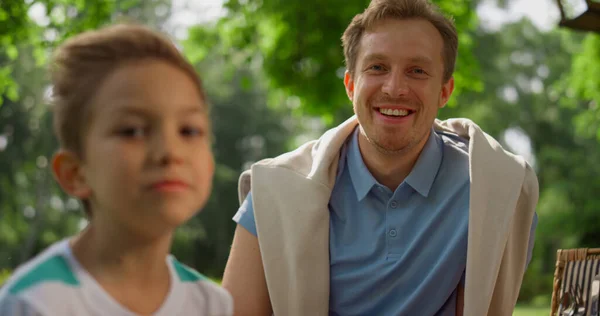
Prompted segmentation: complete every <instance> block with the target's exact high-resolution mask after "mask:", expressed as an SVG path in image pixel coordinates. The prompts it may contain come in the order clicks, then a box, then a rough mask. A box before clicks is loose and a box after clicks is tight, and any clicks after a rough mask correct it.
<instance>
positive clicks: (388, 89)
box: [382, 71, 409, 98]
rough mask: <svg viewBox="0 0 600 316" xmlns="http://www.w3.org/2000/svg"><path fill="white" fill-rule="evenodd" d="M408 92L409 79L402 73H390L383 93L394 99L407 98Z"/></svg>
mask: <svg viewBox="0 0 600 316" xmlns="http://www.w3.org/2000/svg"><path fill="white" fill-rule="evenodd" d="M408 90H409V89H408V79H407V78H406V75H405V74H404V72H402V71H392V72H390V73H389V74H388V76H387V78H386V80H385V83H384V84H383V87H382V92H383V93H385V94H387V95H388V96H390V97H392V98H398V97H402V96H405V95H407V94H408Z"/></svg>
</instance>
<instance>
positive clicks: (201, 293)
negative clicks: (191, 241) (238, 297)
mask: <svg viewBox="0 0 600 316" xmlns="http://www.w3.org/2000/svg"><path fill="white" fill-rule="evenodd" d="M171 263H172V265H173V268H174V270H175V273H176V275H177V277H178V279H179V281H180V282H181V284H182V285H183V286H184V287H185V289H186V292H187V293H186V294H187V295H190V296H188V297H189V299H188V300H186V303H185V305H186V306H189V310H190V311H196V312H197V311H199V310H202V311H205V314H206V315H233V298H232V297H231V295H230V294H229V292H228V291H227V290H225V289H224V288H222V287H221V286H219V285H218V284H217V283H215V282H214V281H212V280H210V279H209V278H207V277H206V276H204V275H203V274H201V273H200V272H198V271H196V270H195V269H193V268H191V267H189V266H187V265H185V264H183V263H181V262H180V261H178V260H177V259H175V257H173V256H171Z"/></svg>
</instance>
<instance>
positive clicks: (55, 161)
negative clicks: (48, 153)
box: [52, 150, 92, 200]
mask: <svg viewBox="0 0 600 316" xmlns="http://www.w3.org/2000/svg"><path fill="white" fill-rule="evenodd" d="M52 173H53V174H54V178H55V179H56V181H57V182H58V184H60V186H61V187H62V188H63V190H64V191H65V192H66V193H67V194H69V195H71V196H74V197H77V198H79V199H80V200H83V199H87V198H89V197H90V195H91V194H92V190H91V189H90V187H89V186H88V184H87V182H86V181H85V177H84V175H83V168H82V163H81V160H80V159H79V157H78V156H77V155H76V154H75V153H74V152H72V151H68V150H60V151H58V152H57V153H56V154H55V155H54V157H52Z"/></svg>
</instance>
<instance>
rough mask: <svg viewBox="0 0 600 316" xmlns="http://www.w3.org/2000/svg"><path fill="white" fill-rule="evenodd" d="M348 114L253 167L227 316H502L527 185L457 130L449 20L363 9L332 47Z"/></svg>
mask: <svg viewBox="0 0 600 316" xmlns="http://www.w3.org/2000/svg"><path fill="white" fill-rule="evenodd" d="M342 41H343V46H344V55H345V59H346V65H347V71H346V74H345V77H344V86H345V88H346V92H347V94H348V97H349V98H350V100H351V101H352V104H353V108H354V113H355V114H356V115H355V116H353V117H351V118H349V119H348V120H347V121H345V122H344V123H342V124H341V125H339V126H338V127H336V128H333V129H331V130H329V131H327V132H326V133H325V134H324V135H323V136H322V137H320V138H319V139H318V140H315V141H311V142H309V143H306V144H304V145H303V146H301V147H299V148H298V149H296V150H294V151H292V152H290V153H286V154H284V155H281V156H279V157H276V158H273V159H266V160H263V161H260V162H258V163H256V164H254V165H253V166H252V167H251V169H250V170H248V171H246V172H244V173H243V174H242V176H241V177H240V182H239V197H240V202H241V206H240V209H239V210H238V212H237V214H236V215H235V217H234V220H235V221H236V222H237V223H238V227H237V229H236V233H235V237H234V241H233V247H232V250H231V254H230V258H229V261H228V263H227V267H226V269H225V275H224V279H223V286H224V287H225V288H227V289H228V290H229V291H230V292H231V294H232V295H233V297H234V302H235V306H236V308H235V310H236V311H235V313H236V315H271V314H273V313H274V314H275V315H344V316H345V315H425V316H426V315H469V316H481V315H512V311H513V309H514V306H515V303H516V300H517V297H518V294H519V289H520V286H521V282H522V279H523V274H524V272H525V269H526V267H527V264H528V263H529V260H530V258H531V252H532V248H533V240H534V231H535V226H536V223H537V216H536V214H535V206H536V204H537V200H538V183H537V178H536V176H535V174H534V172H533V170H532V169H531V167H530V166H529V165H528V164H527V163H526V162H525V160H524V159H523V158H522V157H519V156H516V155H513V154H511V153H509V152H507V151H505V150H504V149H503V148H502V147H501V146H500V144H499V143H498V142H497V141H495V140H494V139H493V138H492V137H490V136H489V135H487V134H485V133H484V132H483V131H482V130H481V129H480V128H479V127H478V126H477V125H476V124H475V123H473V122H471V121H470V120H467V119H452V120H447V121H440V120H437V119H436V116H437V113H438V110H439V109H440V108H442V107H444V106H445V105H446V103H447V101H448V99H449V98H450V96H451V95H452V91H453V89H454V78H453V77H452V74H453V71H454V64H455V60H456V53H457V47H458V40H457V34H456V29H455V27H454V25H453V23H452V22H451V20H450V19H448V18H446V17H444V15H443V14H441V13H440V12H439V10H438V9H437V7H435V6H434V5H432V4H431V3H429V2H428V1H425V0H373V1H372V2H371V4H370V5H369V7H368V8H367V9H366V11H365V12H364V13H362V14H358V15H357V16H355V18H354V19H353V20H352V22H351V23H350V25H349V26H348V28H347V29H346V31H345V32H344V35H343V37H342Z"/></svg>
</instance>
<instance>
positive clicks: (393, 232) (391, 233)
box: [390, 229, 397, 237]
mask: <svg viewBox="0 0 600 316" xmlns="http://www.w3.org/2000/svg"><path fill="white" fill-rule="evenodd" d="M396 235H397V232H396V230H395V229H390V236H391V237H396Z"/></svg>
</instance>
